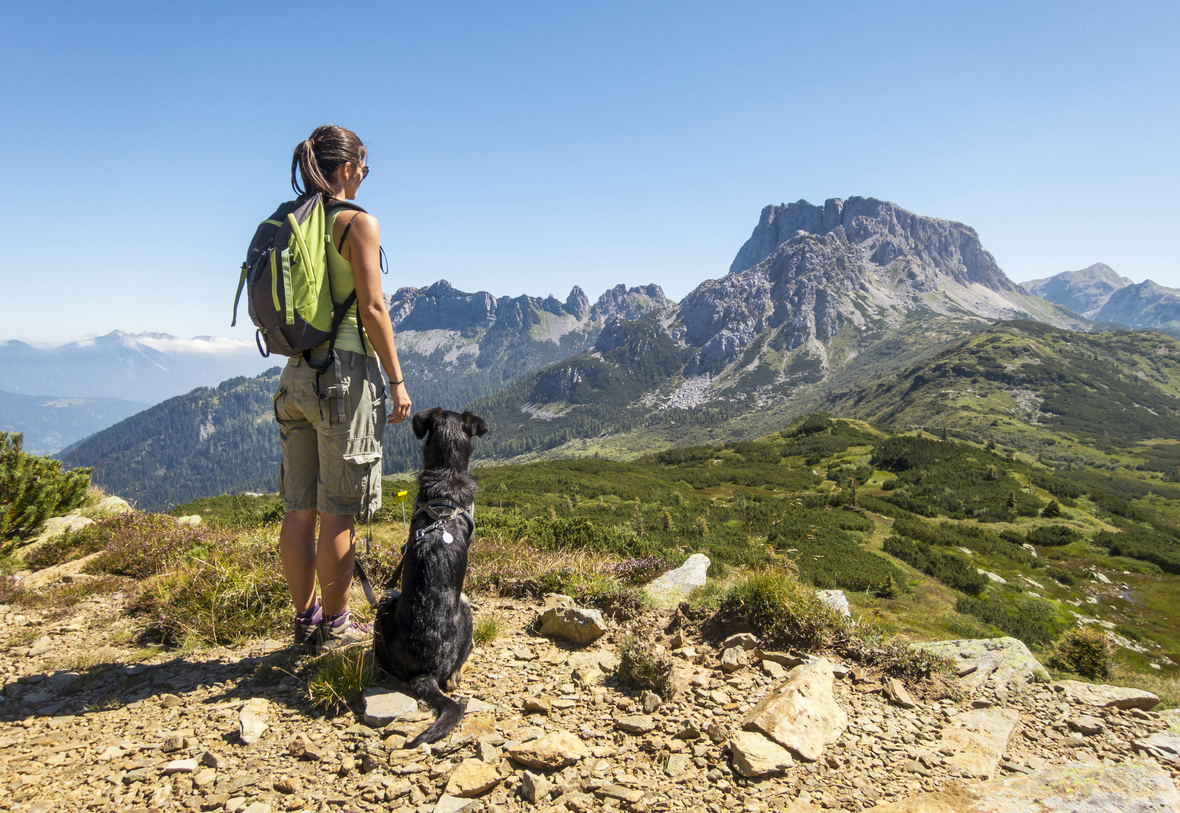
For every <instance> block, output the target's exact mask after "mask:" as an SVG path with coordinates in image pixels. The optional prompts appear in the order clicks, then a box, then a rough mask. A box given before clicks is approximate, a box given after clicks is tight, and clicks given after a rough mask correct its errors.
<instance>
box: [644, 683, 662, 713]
mask: <svg viewBox="0 0 1180 813" xmlns="http://www.w3.org/2000/svg"><path fill="white" fill-rule="evenodd" d="M639 704H640V705H641V706H642V707H643V713H644V714H654V713H655V712H656V711H657V710H659V708H660V706H662V705H663V704H664V701H663V699H661V698H660V696H659V695H658V694H656V693H655V692H653V691H651V690H649V689H645V690H644V691H643V692H642V693H641V694H640V695H639Z"/></svg>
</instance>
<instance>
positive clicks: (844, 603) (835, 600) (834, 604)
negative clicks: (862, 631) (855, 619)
mask: <svg viewBox="0 0 1180 813" xmlns="http://www.w3.org/2000/svg"><path fill="white" fill-rule="evenodd" d="M815 594H816V595H817V596H819V600H820V601H822V602H823V603H824V604H826V605H828V606H829V607H831V608H832V609H833V610H835V611H836V612H838V613H839V614H840V615H842V616H844V617H845V618H852V608H851V607H850V606H848V596H846V595H844V591H843V590H816V591H815Z"/></svg>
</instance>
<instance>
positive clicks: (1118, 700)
mask: <svg viewBox="0 0 1180 813" xmlns="http://www.w3.org/2000/svg"><path fill="white" fill-rule="evenodd" d="M1053 690H1054V691H1056V692H1060V693H1061V694H1062V696H1063V697H1065V699H1066V700H1069V701H1070V702H1071V703H1081V704H1083V705H1087V706H1096V707H1098V708H1116V709H1142V710H1143V711H1151V710H1152V709H1153V708H1155V706H1156V704H1158V703H1159V702H1160V699H1159V698H1158V697H1156V696H1155V695H1154V694H1152V693H1151V692H1146V691H1144V690H1142V689H1126V688H1124V687H1122V686H1104V685H1101V684H1098V683H1083V682H1081V681H1080V680H1061V681H1058V682H1057V683H1054V684H1053Z"/></svg>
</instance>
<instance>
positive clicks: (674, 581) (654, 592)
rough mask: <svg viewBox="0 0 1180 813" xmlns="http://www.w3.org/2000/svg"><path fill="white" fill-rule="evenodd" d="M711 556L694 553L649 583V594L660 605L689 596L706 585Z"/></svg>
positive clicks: (671, 603) (666, 604) (668, 604)
mask: <svg viewBox="0 0 1180 813" xmlns="http://www.w3.org/2000/svg"><path fill="white" fill-rule="evenodd" d="M709 564H710V561H709V557H708V556H706V555H705V554H703V553H694V554H693V555H692V556H690V557H688V559H686V560H685V561H684V564H682V565H681V566H680V567H678V568H676V569H675V570H670V571H668V572H667V573H665V574H664V575H663V576H660V577H659V578H658V579H656V580H654V581H653V582H651V583H650V584H648V585H647V594H648V596H649V597H650V598H651V600H652V601H653V602H654V603H655V604H656V605H658V606H661V607H671V606H674V605H676V604H677V603H679V602H681V601H683V600H684V599H686V598H688V594H689V593H691V592H692V591H693V590H695V589H697V588H698V587H704V585H705V574H706V573H707V572H708V570H709Z"/></svg>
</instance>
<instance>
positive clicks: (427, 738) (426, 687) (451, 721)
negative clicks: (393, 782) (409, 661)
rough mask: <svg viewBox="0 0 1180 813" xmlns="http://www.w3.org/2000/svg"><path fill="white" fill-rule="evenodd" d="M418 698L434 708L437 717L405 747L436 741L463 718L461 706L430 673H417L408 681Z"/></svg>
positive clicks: (415, 746) (449, 731) (448, 732)
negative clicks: (445, 692) (448, 695)
mask: <svg viewBox="0 0 1180 813" xmlns="http://www.w3.org/2000/svg"><path fill="white" fill-rule="evenodd" d="M410 685H411V686H412V687H413V688H414V691H415V692H417V694H418V698H419V699H420V700H422V701H423V702H425V703H426V704H427V705H429V706H430V707H431V708H433V709H434V711H435V713H436V714H437V715H438V718H437V719H436V720H435V721H434V722H433V723H432V724H431V726H430V728H428V729H426V730H425V731H423V732H422V733H421V734H419V735H418V736H417V737H414V739H412V740H410V741H409V742H408V743H406V746H405V747H406V748H417V747H418V746H419V745H421V744H422V743H424V742H437V741H439V740H441V739H442V738H443V737H445V736H447V735H448V734H450V733H451V731H452V730H454V728H455V726H457V725H459V721H460V720H462V719H463V711H464V708H463V706H462V705H461V704H460V703H459V702H458V701H455V700H452V699H451V698H449V697H447V696H446V695H445V694H443V693H442V690H441V689H439V686H438V681H437V680H435V679H434V677H433V676H432V675H418V677H416V678H414V679H413V680H411V681H410Z"/></svg>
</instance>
